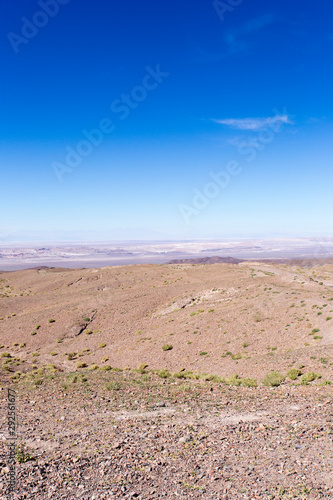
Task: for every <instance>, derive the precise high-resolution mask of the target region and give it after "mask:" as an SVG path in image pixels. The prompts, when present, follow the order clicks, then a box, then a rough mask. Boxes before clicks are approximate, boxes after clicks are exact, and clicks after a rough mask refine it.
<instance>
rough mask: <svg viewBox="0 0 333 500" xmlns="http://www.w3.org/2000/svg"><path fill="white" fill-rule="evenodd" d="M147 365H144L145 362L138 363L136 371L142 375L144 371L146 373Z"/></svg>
mask: <svg viewBox="0 0 333 500" xmlns="http://www.w3.org/2000/svg"><path fill="white" fill-rule="evenodd" d="M147 367H148V365H146V363H140V364H139V366H138V367H137V369H136V371H137V372H138V373H140V374H141V375H143V374H144V373H147V370H146V368H147Z"/></svg>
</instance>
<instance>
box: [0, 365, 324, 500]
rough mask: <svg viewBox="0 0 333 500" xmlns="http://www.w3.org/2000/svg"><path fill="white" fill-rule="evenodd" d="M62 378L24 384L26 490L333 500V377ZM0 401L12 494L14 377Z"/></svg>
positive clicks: (19, 387)
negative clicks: (233, 380) (230, 380)
mask: <svg viewBox="0 0 333 500" xmlns="http://www.w3.org/2000/svg"><path fill="white" fill-rule="evenodd" d="M53 377H54V378H53V379H52V378H51V377H45V378H43V379H41V383H40V385H37V386H36V384H35V383H33V381H28V380H26V381H19V382H18V383H17V384H13V387H14V389H15V391H16V392H17V399H16V418H17V420H18V425H19V427H18V441H17V444H18V445H19V444H21V445H22V446H21V453H19V454H18V455H17V458H18V460H19V462H17V463H16V476H17V486H16V491H15V494H14V496H13V498H14V499H32V498H34V499H38V500H39V499H40V500H43V499H65V498H66V499H67V498H68V499H72V498H81V499H86V500H88V499H89V500H93V499H120V498H138V499H142V500H150V499H151V500H152V499H158V498H167V499H170V500H171V499H192V498H193V499H197V498H198V499H199V498H200V499H248V500H250V499H259V498H260V499H273V498H274V499H275V498H276V499H278V498H283V499H289V498H296V499H303V498H306V499H324V498H325V499H333V473H332V472H333V421H332V416H333V405H332V404H333V391H332V387H331V386H320V385H319V383H318V382H317V381H314V382H312V383H311V384H309V385H296V384H294V385H293V383H292V382H290V381H289V382H283V383H282V384H281V385H280V386H279V387H276V388H271V387H263V386H260V387H256V388H255V387H253V388H252V387H232V386H227V385H222V384H218V383H213V382H207V381H198V380H189V381H183V380H177V379H174V378H172V377H170V378H167V379H161V378H160V377H158V376H156V375H152V374H149V373H144V374H139V373H134V372H131V371H124V372H114V371H112V372H107V373H103V374H102V373H101V372H91V371H90V372H88V371H87V372H85V373H84V374H80V375H78V374H65V373H56V374H54V375H53ZM0 398H1V400H2V403H1V429H0V433H1V435H0V438H1V447H2V449H1V463H0V472H1V474H0V490H1V491H2V492H4V491H5V490H6V488H7V486H8V472H9V469H8V456H7V455H8V448H7V444H6V439H7V438H8V430H7V387H6V385H4V386H3V387H2V389H1V392H0ZM0 498H1V499H5V498H8V497H7V496H6V495H4V494H3V493H2V496H1V497H0Z"/></svg>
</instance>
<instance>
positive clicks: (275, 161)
mask: <svg viewBox="0 0 333 500" xmlns="http://www.w3.org/2000/svg"><path fill="white" fill-rule="evenodd" d="M224 4H225V5H226V6H227V7H225V6H223V2H222V1H220V2H219V3H215V4H214V2H212V1H207V0H197V1H196V2H193V0H191V1H190V0H181V1H177V2H176V1H175V0H170V1H168V2H156V0H154V1H152V0H145V1H144V2H138V1H137V0H136V1H134V0H123V1H122V2H108V1H106V0H94V2H90V1H84V2H80V1H79V0H50V1H49V2H48V1H46V0H41V1H40V2H35V1H32V0H29V1H28V0H18V1H16V2H2V5H1V16H0V28H1V29H0V35H1V42H0V51H1V53H0V56H1V61H2V75H1V80H0V89H1V93H0V103H1V104H0V105H1V118H2V119H1V122H0V146H1V187H2V189H1V192H2V197H1V198H2V199H1V202H2V211H1V213H2V217H1V220H0V241H2V242H10V241H12V240H15V239H20V238H21V237H22V238H24V239H29V238H30V239H31V238H32V239H33V238H34V237H35V236H36V235H37V234H38V235H39V236H40V235H43V234H45V235H46V236H45V239H47V238H48V237H49V236H50V234H51V235H52V234H53V236H54V238H55V239H56V238H61V237H62V236H61V235H63V234H65V233H66V234H73V235H76V237H82V238H83V239H84V238H85V237H86V234H87V232H88V233H89V232H90V231H95V232H96V233H90V234H92V235H93V234H95V236H92V237H96V239H101V238H102V239H103V238H106V239H107V238H111V237H112V235H113V236H114V237H120V236H121V235H123V236H124V237H129V238H131V237H136V238H138V237H140V236H142V238H146V237H147V238H148V237H149V238H150V237H154V235H156V237H170V238H201V237H206V238H219V237H224V236H226V237H227V236H229V235H243V236H251V235H255V234H260V235H265V234H266V235H272V234H282V235H302V234H304V235H309V234H316V235H318V234H321V235H328V234H332V229H333V224H332V208H333V207H332V204H333V202H332V199H333V197H332V186H333V168H332V166H333V161H332V160H333V141H332V135H333V100H332V81H333V78H332V77H333V70H332V60H333V4H332V2H330V1H329V0H320V1H319V2H317V3H314V2H313V1H309V0H303V1H302V2H299V1H298V2H290V1H287V0H271V1H270V2H267V0H254V1H250V0H243V1H242V0H229V5H228V0H226V1H225V2H224ZM236 4H237V5H236ZM231 5H232V6H231ZM36 25H37V26H36ZM93 129H95V132H94V134H95V135H94V136H91V135H89V133H88V132H90V131H91V130H93ZM96 129H99V132H96ZM84 131H85V132H84ZM85 134H86V136H87V135H88V138H87V137H86V136H85ZM82 141H85V142H83V143H82ZM92 142H94V143H95V144H92ZM69 151H71V154H69ZM73 151H76V156H75V163H74V164H73V161H74V159H73V157H72V153H73ZM78 153H79V155H78ZM66 157H67V158H66ZM75 165H76V166H75ZM227 171H228V172H229V173H228V174H227V176H225V174H224V172H227ZM218 172H220V174H219V175H220V177H219V178H220V181H221V182H220V184H218V183H217V182H216V179H215V181H214V180H213V178H212V173H213V175H214V173H215V175H216V174H217V173H218ZM221 179H222V180H221ZM46 232H47V233H46ZM80 235H81V236H80ZM119 235H120V236H119Z"/></svg>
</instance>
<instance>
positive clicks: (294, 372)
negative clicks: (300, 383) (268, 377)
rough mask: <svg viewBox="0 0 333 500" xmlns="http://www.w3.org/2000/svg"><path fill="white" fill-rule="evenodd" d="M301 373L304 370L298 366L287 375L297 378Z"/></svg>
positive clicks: (292, 378) (293, 378)
mask: <svg viewBox="0 0 333 500" xmlns="http://www.w3.org/2000/svg"><path fill="white" fill-rule="evenodd" d="M300 375H302V372H301V370H299V369H298V368H291V369H290V370H289V371H288V372H287V377H288V378H290V380H296V379H297V378H298V377H299V376H300Z"/></svg>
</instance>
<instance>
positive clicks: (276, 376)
mask: <svg viewBox="0 0 333 500" xmlns="http://www.w3.org/2000/svg"><path fill="white" fill-rule="evenodd" d="M284 380H285V377H284V376H283V375H281V373H280V372H278V371H272V372H270V373H268V374H267V375H266V377H265V378H264V380H263V381H262V383H263V384H264V385H266V386H270V387H278V386H279V385H280V384H282V382H283V381H284Z"/></svg>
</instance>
